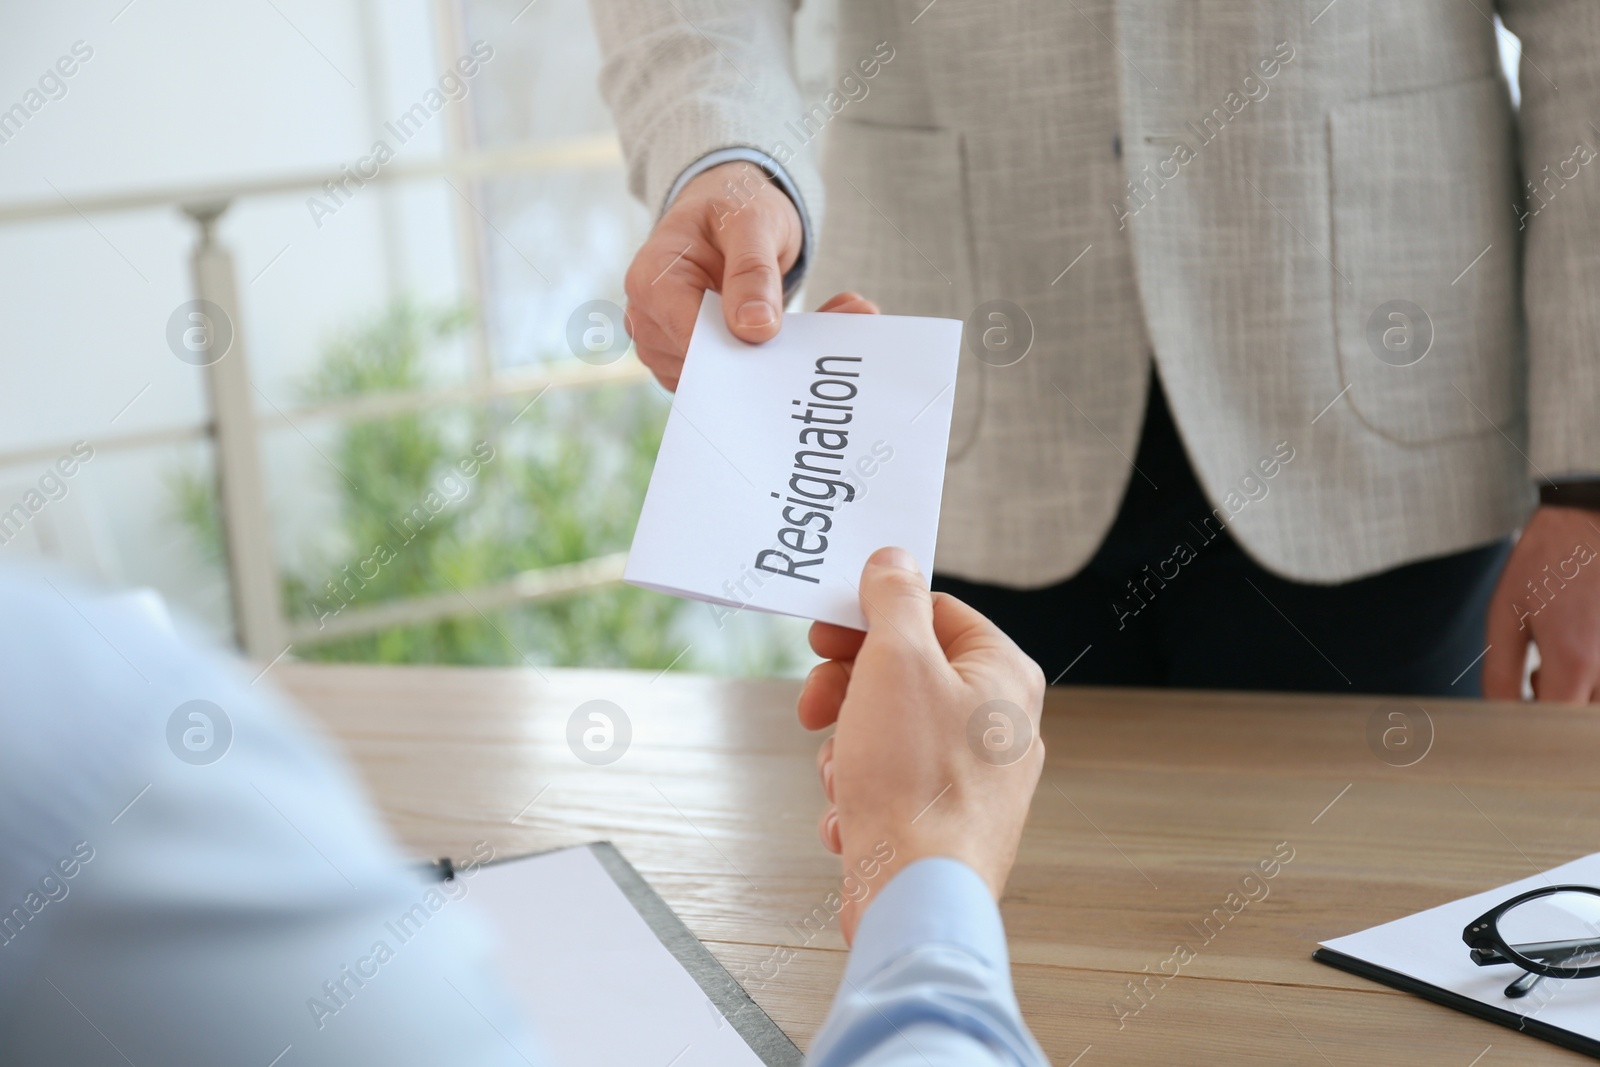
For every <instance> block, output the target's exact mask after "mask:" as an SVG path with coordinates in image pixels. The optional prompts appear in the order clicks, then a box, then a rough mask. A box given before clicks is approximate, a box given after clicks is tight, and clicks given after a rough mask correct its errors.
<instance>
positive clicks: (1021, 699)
mask: <svg viewBox="0 0 1600 1067" xmlns="http://www.w3.org/2000/svg"><path fill="white" fill-rule="evenodd" d="M860 592H861V610H862V611H863V612H864V613H865V614H866V616H867V632H866V633H865V634H862V633H861V632H860V631H857V630H849V629H845V628H844V627H840V626H833V625H830V624H828V623H820V622H819V623H815V624H814V625H813V626H812V627H811V647H812V648H813V649H814V650H815V651H816V653H817V654H818V655H819V656H823V657H825V658H826V661H825V662H823V663H821V664H818V665H817V667H816V668H815V669H814V670H813V671H812V672H811V674H810V676H809V677H808V678H807V679H806V684H805V688H804V689H803V690H802V691H801V694H800V707H799V711H800V721H801V722H802V723H803V724H804V725H805V726H806V727H807V728H808V729H812V730H820V729H823V728H824V727H827V726H829V725H833V724H837V729H836V730H835V731H834V734H833V736H832V737H830V738H829V739H828V740H826V741H824V742H823V744H822V749H821V751H820V752H819V753H818V757H817V759H818V767H819V769H820V771H821V774H822V783H823V789H824V790H825V792H826V793H827V796H828V800H829V808H828V810H827V812H826V813H825V814H824V815H823V817H822V825H821V833H822V838H823V842H824V843H825V844H826V845H827V846H828V847H829V848H830V849H832V850H833V851H834V852H837V853H839V854H840V856H841V857H842V859H843V861H844V874H845V890H846V891H845V892H844V893H843V894H841V895H842V897H843V898H844V900H845V905H844V910H843V911H842V912H841V913H840V926H841V929H842V930H843V932H844V935H845V938H846V939H847V940H848V939H850V938H852V937H853V936H854V933H855V925H856V922H857V920H858V919H859V918H860V915H861V913H862V911H863V910H864V909H865V907H866V904H867V901H869V900H870V899H871V896H872V894H874V893H876V892H877V891H878V890H880V889H882V888H883V887H884V885H886V884H887V883H888V881H889V879H890V878H891V877H893V875H894V873H895V871H897V870H899V869H900V868H901V867H904V866H905V865H907V864H909V863H912V862H913V861H915V860H918V859H922V858H924V857H927V856H950V857H953V858H955V859H958V860H961V861H962V862H963V863H966V864H967V865H968V866H970V867H971V868H972V869H973V870H975V871H977V872H978V874H979V875H980V876H981V877H982V878H983V880H984V881H985V882H987V883H988V885H989V890H990V891H991V892H992V893H993V894H994V895H995V899H997V900H998V899H999V897H1000V894H1001V892H1002V890H1004V888H1005V883H1006V877H1007V876H1008V875H1009V874H1010V872H1011V864H1012V862H1013V861H1014V860H1015V859H1016V853H1017V842H1018V840H1019V839H1020V838H1021V836H1022V824H1023V822H1024V821H1025V820H1026V819H1027V817H1028V805H1029V801H1030V800H1031V799H1032V797H1033V790H1034V786H1035V785H1036V784H1038V781H1039V772H1040V770H1041V768H1042V767H1043V766H1044V744H1043V743H1042V742H1041V741H1040V739H1039V736H1038V735H1039V709H1040V705H1041V703H1042V701H1043V699H1044V675H1043V674H1042V673H1041V672H1040V670H1039V667H1038V665H1037V664H1036V663H1034V662H1033V660H1031V659H1029V658H1028V657H1027V656H1026V655H1024V654H1023V653H1022V650H1021V649H1019V648H1018V647H1017V646H1016V644H1015V643H1013V642H1012V640H1011V639H1010V638H1009V637H1007V636H1006V635H1005V634H1003V633H1001V632H1000V629H999V628H998V627H996V626H995V625H994V624H993V623H991V622H990V621H989V620H988V619H986V618H984V617H983V616H982V615H980V614H979V613H978V612H977V611H975V610H973V609H972V608H970V607H968V606H967V605H966V604H963V603H962V602H961V601H959V600H957V599H955V598H954V597H952V596H948V595H946V594H943V593H935V594H932V595H930V594H929V592H928V590H927V589H926V588H925V586H924V584H923V579H922V576H921V575H920V574H919V573H918V572H917V570H916V563H915V562H914V561H913V560H912V559H911V556H910V555H909V554H908V553H906V552H905V551H904V550H903V549H898V548H885V549H880V550H879V551H878V552H876V553H874V554H873V556H872V558H871V559H870V560H868V561H867V566H866V569H865V570H864V571H863V572H862V575H861V587H860ZM1001 701H1003V702H1004V703H1003V704H1001V703H991V702H1001ZM1007 711H1009V712H1010V713H1011V714H1012V715H1013V716H1014V717H1015V718H1016V719H1017V720H1018V721H1016V722H1014V723H1012V724H1010V729H1011V732H1010V733H1009V734H1007V727H1008V723H1007V720H1006V719H1005V718H1004V713H1005V712H1007ZM997 712H998V713H1000V714H1002V717H1001V718H999V719H996V718H994V717H993V716H994V715H995V714H996V713H997ZM974 723H976V724H977V726H978V729H977V730H976V731H974V730H973V726H974ZM995 730H999V731H1000V732H1001V735H1003V736H1002V740H1003V739H1004V737H1005V736H1009V737H1010V739H1011V740H1012V742H1014V744H1013V747H1012V748H1011V750H1010V751H1007V750H1006V749H1005V747H1004V746H1003V745H1002V746H1001V747H1000V748H999V749H994V748H993V747H992V745H991V747H990V748H988V749H985V748H984V742H985V741H989V742H993V741H994V740H995V738H996V735H995V734H994V733H993V731H995ZM972 737H977V738H979V739H980V740H978V741H977V742H976V747H975V742H974V741H972V740H969V738H972Z"/></svg>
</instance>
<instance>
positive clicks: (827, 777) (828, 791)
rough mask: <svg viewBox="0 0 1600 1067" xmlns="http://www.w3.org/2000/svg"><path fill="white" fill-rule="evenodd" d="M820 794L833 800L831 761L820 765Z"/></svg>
mask: <svg viewBox="0 0 1600 1067" xmlns="http://www.w3.org/2000/svg"><path fill="white" fill-rule="evenodd" d="M822 792H823V794H824V795H825V796H827V797H828V798H829V799H830V800H831V799H833V760H829V761H828V762H827V763H824V764H823V765H822Z"/></svg>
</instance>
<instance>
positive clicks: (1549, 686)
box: [1533, 635, 1595, 704]
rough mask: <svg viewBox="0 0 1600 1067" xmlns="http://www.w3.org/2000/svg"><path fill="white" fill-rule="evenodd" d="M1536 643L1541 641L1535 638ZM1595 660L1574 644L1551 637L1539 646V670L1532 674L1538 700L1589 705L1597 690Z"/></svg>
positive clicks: (1534, 691)
mask: <svg viewBox="0 0 1600 1067" xmlns="http://www.w3.org/2000/svg"><path fill="white" fill-rule="evenodd" d="M1535 640H1536V641H1537V640H1538V637H1537V635H1535ZM1594 673H1595V672H1594V665H1593V658H1592V657H1590V656H1587V655H1585V654H1584V650H1583V649H1581V648H1577V647H1575V646H1574V645H1572V644H1571V643H1564V642H1562V641H1561V640H1560V639H1559V638H1558V637H1552V638H1551V639H1550V640H1548V641H1544V642H1542V643H1540V645H1539V669H1538V670H1536V671H1534V672H1533V695H1534V697H1535V698H1536V699H1538V700H1541V701H1545V700H1551V701H1556V702H1558V703H1562V704H1586V703H1588V701H1589V694H1590V693H1591V692H1592V691H1593V690H1594Z"/></svg>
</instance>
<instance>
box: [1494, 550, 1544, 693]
mask: <svg viewBox="0 0 1600 1067" xmlns="http://www.w3.org/2000/svg"><path fill="white" fill-rule="evenodd" d="M1532 638H1533V630H1532V626H1531V618H1530V616H1529V614H1528V613H1527V611H1526V610H1525V609H1524V608H1523V607H1521V606H1520V605H1519V603H1518V598H1517V596H1516V591H1515V590H1514V589H1511V588H1510V587H1509V585H1508V583H1507V582H1506V580H1505V578H1503V577H1502V578H1501V581H1500V585H1499V586H1498V587H1497V588H1496V589H1495V592H1494V596H1493V597H1492V598H1491V599H1490V601H1489V613H1488V621H1487V624H1486V625H1485V627H1484V642H1485V644H1487V645H1488V646H1489V647H1488V651H1486V652H1485V653H1484V654H1483V668H1482V670H1483V673H1482V675H1481V678H1482V683H1483V695H1484V697H1485V698H1487V699H1489V700H1521V699H1522V672H1523V670H1524V669H1525V667H1526V665H1527V662H1528V642H1529V641H1530V640H1532Z"/></svg>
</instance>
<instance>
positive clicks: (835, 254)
mask: <svg viewBox="0 0 1600 1067" xmlns="http://www.w3.org/2000/svg"><path fill="white" fill-rule="evenodd" d="M593 10H594V15H595V21H596V24H597V26H598V29H599V31H600V38H601V41H602V46H603V49H604V52H605V65H604V69H603V73H602V88H603V90H604V91H605V93H606V95H607V97H608V99H609V101H610V103H611V105H612V107H613V109H614V111H615V114H616V118H617V123H618V127H619V130H620V133H621V137H622V142H623V145H624V147H625V149H626V153H627V158H628V165H629V174H630V180H631V183H632V188H633V190H634V191H635V192H636V193H637V194H638V195H640V196H641V197H643V198H644V200H645V201H646V202H647V203H649V204H652V205H657V204H659V203H660V202H661V198H662V197H663V196H664V195H665V193H666V191H667V190H668V188H669V187H670V185H671V183H672V181H673V179H674V178H675V177H676V176H677V175H678V174H679V173H680V172H681V171H682V170H683V169H684V168H685V167H687V166H688V165H690V164H691V163H692V162H693V161H694V160H696V159H697V158H699V157H700V156H702V155H704V154H705V153H707V152H709V151H712V150H713V149H716V148H721V147H725V146H730V145H747V146H753V147H756V148H759V149H761V150H763V151H765V152H768V153H769V154H771V155H773V156H774V157H775V158H777V159H778V161H779V162H781V163H782V164H783V165H784V167H785V168H786V169H787V170H788V172H789V173H790V175H791V176H792V178H793V180H794V181H795V182H796V183H797V184H798V186H799V187H800V189H801V190H802V194H803V197H804V200H805V203H806V207H807V209H808V211H809V213H810V216H811V218H812V220H813V222H814V223H819V227H820V229H819V234H820V236H819V239H818V241H817V247H816V250H815V251H816V256H815V261H814V265H813V267H812V269H811V273H810V277H809V280H808V282H807V288H808V290H809V292H811V293H812V294H814V295H816V296H818V297H820V296H822V295H826V294H830V293H832V292H834V291H837V290H840V289H847V288H848V289H856V290H858V291H860V292H863V293H865V294H867V295H869V296H871V297H873V298H875V299H876V300H878V301H879V302H880V303H881V304H882V305H883V307H884V310H885V311H888V312H892V313H902V314H920V315H946V316H952V317H956V318H962V319H969V317H970V316H972V314H973V313H974V311H975V310H976V309H979V308H980V306H984V305H986V304H987V302H989V301H995V300H1004V301H1009V302H1010V303H1011V304H1012V305H1015V306H1016V307H1017V308H1020V309H1021V310H1022V312H1023V316H1025V319H1024V318H1023V317H1019V316H1017V315H1016V314H1015V313H1014V312H1013V313H1012V314H1011V315H1010V316H1009V318H1010V319H1011V320H1015V321H1010V322H1009V326H1010V328H1011V329H1012V331H1013V332H1012V334H1011V335H1010V341H1011V347H1010V348H1009V349H1007V348H1006V347H1005V346H1004V345H996V346H995V349H996V350H995V351H989V350H985V349H984V348H983V346H982V345H981V343H975V338H979V337H983V336H985V335H986V334H987V335H988V336H990V337H992V338H993V339H995V340H997V341H1005V340H1006V339H1007V338H1006V335H1005V333H1004V330H1005V328H1006V326H1007V325H1008V320H1007V319H995V318H993V317H990V316H988V315H987V314H986V315H985V316H983V322H982V323H980V324H978V325H980V326H981V327H982V328H981V329H976V330H975V329H974V322H973V321H970V320H969V326H968V330H967V341H968V345H967V347H968V349H969V350H968V351H964V352H963V355H962V365H961V370H960V374H959V378H958V385H957V391H956V399H955V408H956V410H955V420H954V427H953V433H952V438H951V442H950V454H949V465H948V473H947V478H946V483H945V496H944V510H943V516H942V519H941V522H940V530H939V556H938V560H937V565H938V566H939V567H940V568H941V569H942V570H943V571H945V572H947V573H950V574H954V575H958V576H961V577H965V578H970V579H975V580H982V581H990V582H997V583H1002V584H1006V585H1014V586H1022V587H1030V586H1040V585H1044V584H1047V583H1051V582H1055V581H1058V580H1060V579H1062V578H1064V577H1067V576H1069V575H1071V574H1073V573H1074V572H1075V571H1077V570H1078V569H1079V568H1080V567H1082V566H1083V564H1084V563H1085V562H1086V561H1087V560H1088V558H1089V557H1090V555H1091V554H1092V553H1093V552H1094V550H1095V548H1096V547H1097V546H1098V544H1099V542H1100V541H1101V539H1102V538H1103V537H1104V535H1105V533H1106V531H1107V529H1108V528H1109V526H1110V524H1111V522H1112V519H1113V518H1114V516H1115V514H1116V511H1117V508H1118V505H1119V503H1120V500H1121V498H1122V495H1123V492H1124V489H1125V487H1126V485H1127V483H1128V480H1129V478H1130V476H1134V475H1133V473H1132V469H1131V465H1132V461H1133V457H1134V453H1135V451H1136V449H1137V443H1138V439H1139V430H1140V423H1141V417H1142V414H1143V411H1144V404H1145V393H1146V382H1147V375H1148V371H1149V364H1150V361H1151V359H1152V357H1153V358H1154V360H1155V363H1156V366H1157V367H1158V368H1159V370H1160V373H1161V377H1162V380H1163V382H1164V383H1165V386H1166V389H1167V392H1168V395H1169V397H1170V401H1171V406H1172V410H1173V415H1174V417H1175V419H1176V421H1177V424H1178V426H1179V428H1180V430H1181V432H1182V434H1183V439H1184V442H1185V443H1186V445H1187V447H1188V450H1189V455H1190V458H1191V461H1192V463H1193V465H1194V468H1195V470H1196V472H1197V474H1198V476H1199V478H1200V481H1201V483H1202V485H1203V486H1204V488H1205V490H1206V493H1207V495H1208V497H1209V498H1210V501H1211V503H1212V504H1213V505H1214V506H1215V508H1216V511H1215V513H1214V515H1213V516H1212V518H1213V522H1215V523H1222V522H1225V523H1226V525H1227V526H1228V527H1229V529H1230V530H1231V531H1232V533H1233V534H1234V536H1235V537H1236V538H1237V539H1238V540H1239V541H1240V542H1241V543H1242V544H1243V546H1244V547H1245V549H1246V550H1247V551H1248V552H1250V553H1251V555H1252V556H1254V557H1255V558H1256V559H1258V560H1259V561H1260V562H1261V563H1262V564H1263V565H1265V566H1266V567H1268V568H1270V569H1272V570H1273V571H1276V572H1278V573H1280V574H1282V575H1284V576H1287V577H1291V578H1295V579H1300V580H1303V581H1310V582H1337V581H1343V580H1347V579H1351V578H1355V577H1358V576H1362V575H1367V574H1371V573H1373V572H1376V571H1379V570H1383V569H1385V568H1389V567H1393V566H1396V565H1398V564H1401V563H1405V562H1408V561H1411V560H1416V559H1421V558H1424V557H1429V556H1436V555H1440V554H1443V553H1448V552H1452V551H1456V550H1460V549H1464V548H1468V547H1470V546H1474V545H1480V544H1484V543H1486V542H1489V541H1491V540H1493V539H1496V538H1499V537H1501V536H1503V535H1505V534H1507V533H1508V532H1510V531H1511V530H1513V529H1514V528H1515V527H1517V526H1518V525H1519V524H1520V523H1521V521H1522V520H1523V519H1524V518H1525V517H1526V515H1527V512H1528V510H1529V508H1530V506H1531V504H1532V502H1533V499H1534V496H1533V491H1532V479H1535V478H1548V479H1560V478H1562V477H1571V476H1574V475H1578V476H1583V475H1596V474H1600V355H1597V350H1600V159H1596V158H1595V156H1596V152H1595V149H1596V148H1597V147H1600V129H1596V128H1595V127H1594V126H1592V125H1590V120H1591V119H1593V120H1594V121H1596V122H1600V3H1590V2H1581V3H1579V2H1565V3H1563V2H1558V0H1548V2H1545V0H1499V2H1498V3H1494V2H1493V0H1475V2H1474V0H1334V2H1333V3H1332V4H1329V5H1326V6H1324V2H1323V0H1308V2H1298V0H1296V2H1289V0H1065V2H1062V0H984V2H977V0H934V2H933V3H931V4H930V3H928V0H844V2H842V3H841V4H840V13H839V33H838V73H837V76H836V81H835V83H834V87H833V89H832V90H830V92H829V93H826V94H824V95H822V96H821V97H819V98H818V99H802V98H801V96H800V94H799V92H798V90H797V89H796V86H795V82H794V79H793V76H792V74H791V69H792V67H791V62H790V59H789V52H790V42H789V34H790V23H791V20H792V15H793V11H792V10H791V8H790V5H789V4H788V2H787V0H673V2H672V3H665V2H662V0H593ZM1496 12H1498V14H1499V16H1500V17H1501V18H1502V19H1503V20H1504V22H1505V24H1506V25H1507V26H1508V27H1509V28H1510V29H1511V30H1512V31H1513V32H1514V33H1516V34H1517V35H1518V36H1519V37H1521V39H1522V40H1523V42H1524V46H1525V59H1524V62H1523V65H1522V75H1521V79H1520V80H1521V92H1522V102H1521V111H1520V114H1517V113H1514V111H1513V108H1512V104H1511V102H1510V98H1509V94H1508V90H1507V86H1506V84H1505V82H1504V79H1503V78H1502V76H1501V74H1500V69H1499V62H1498V58H1497V49H1496V34H1495V29H1494V26H1493V25H1492V23H1491V22H1490V21H1489V17H1488V16H1489V15H1491V14H1494V13H1496ZM874 60H876V62H873V61H874ZM1558 88H1559V92H1558ZM819 133H821V134H822V136H818V134H819ZM824 139H825V141H826V150H825V152H824V153H823V154H822V158H821V159H819V156H818V149H817V145H818V143H819V142H820V141H823V140H824ZM1519 164H1520V172H1521V173H1520V174H1519ZM1534 183H1536V184H1534ZM824 190H826V204H824ZM1396 302H1401V303H1396ZM992 308H993V306H992V305H991V306H989V307H988V308H986V311H987V310H992ZM1417 309H1421V310H1420V314H1419V313H1418V310H1417ZM1396 315H1398V316H1399V317H1395V316H1396ZM1027 323H1031V345H1030V347H1028V349H1027V351H1026V354H1025V355H1022V358H1020V359H1019V360H1016V361H1015V362H1011V360H1013V359H1014V358H1015V356H1016V355H1017V354H1018V353H1019V346H1020V345H1021V343H1022V341H1023V340H1025V339H1026V338H1025V337H1024V336H1023V333H1024V332H1025V330H1024V329H1023V327H1025V326H1026V325H1027ZM991 325H992V326H998V327H999V328H1000V329H999V332H995V331H993V330H990V329H989V327H990V326H991ZM975 351H978V352H984V353H985V358H983V359H980V358H978V356H977V355H975V354H974V352H975ZM1419 355H1420V358H1417V357H1418V356H1419ZM1285 455H1289V456H1291V457H1292V458H1290V459H1289V460H1288V461H1287V462H1283V461H1282V457H1283V456H1285ZM1275 460H1276V461H1277V462H1274V461H1275ZM1269 470H1270V471H1271V472H1272V473H1271V477H1268V476H1267V475H1266V473H1265V472H1267V471H1269ZM1204 517H1205V516H1197V517H1196V519H1197V521H1198V520H1200V519H1203V518H1204Z"/></svg>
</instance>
